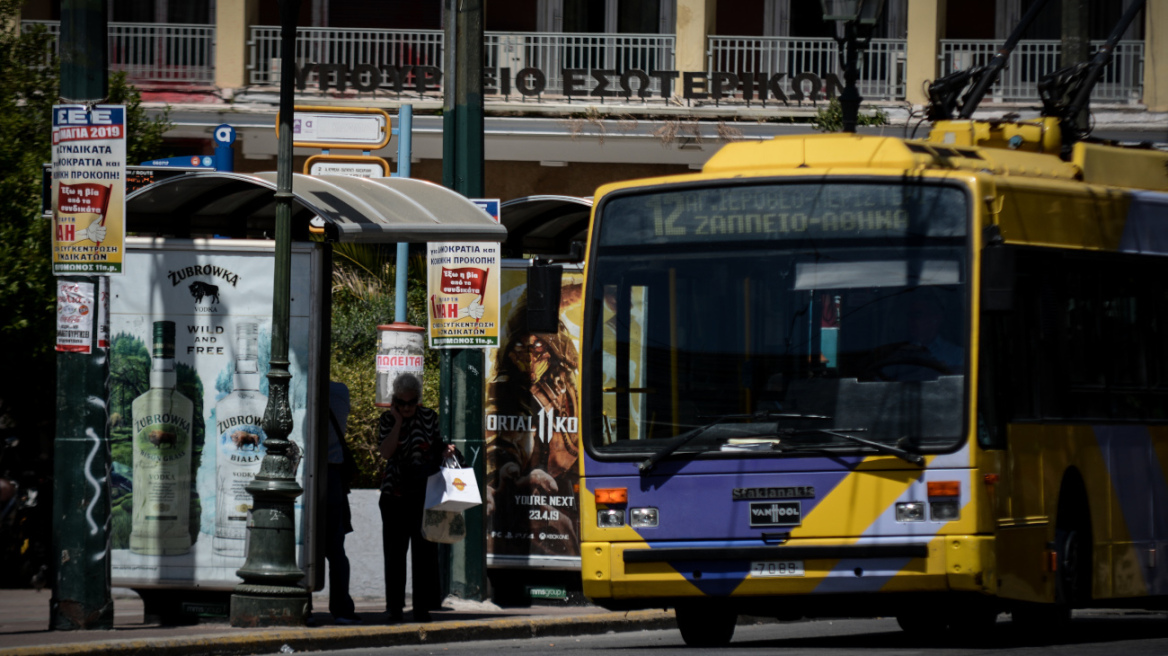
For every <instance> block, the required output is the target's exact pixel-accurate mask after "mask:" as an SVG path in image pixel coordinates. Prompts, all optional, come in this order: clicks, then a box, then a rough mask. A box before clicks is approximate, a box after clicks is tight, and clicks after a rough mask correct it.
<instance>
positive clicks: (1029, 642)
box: [314, 611, 1168, 656]
mask: <svg viewBox="0 0 1168 656" xmlns="http://www.w3.org/2000/svg"><path fill="white" fill-rule="evenodd" d="M776 650H782V651H781V652H779V653H782V654H783V656H799V655H803V654H808V655H813V656H843V655H845V654H847V655H852V654H857V653H860V652H863V653H864V654H865V656H867V655H869V654H897V655H898V656H909V655H916V654H929V655H935V656H966V655H971V654H993V655H994V656H1037V655H1040V654H1041V655H1042V656H1050V655H1051V654H1055V653H1057V654H1058V656H1112V655H1113V654H1122V655H1123V656H1143V655H1151V654H1156V655H1160V654H1166V653H1168V617H1165V615H1164V614H1162V613H1147V612H1121V611H1087V612H1080V613H1076V615H1075V620H1074V621H1073V622H1072V623H1071V625H1070V626H1069V627H1066V628H1063V629H1060V630H1058V631H1056V632H1054V634H1053V635H1047V636H1039V635H1026V634H1020V633H1019V632H1018V631H1015V630H1014V627H1013V626H1012V624H1011V623H1010V621H1009V617H1008V616H1006V615H1002V616H1000V617H999V621H998V624H997V626H996V627H995V628H994V630H993V631H990V632H986V633H984V634H983V635H978V636H968V635H965V636H962V635H954V636H952V637H949V638H945V639H942V640H923V639H920V638H916V637H914V636H912V635H909V634H907V633H905V632H903V631H901V630H900V628H899V627H898V626H897V624H896V621H895V620H892V619H875V620H818V621H807V622H792V623H758V624H751V625H743V624H739V626H738V628H737V630H736V631H735V634H734V640H733V641H732V642H731V643H730V645H729V646H728V647H725V648H722V649H701V650H697V649H694V650H692V651H691V650H690V649H689V648H687V647H686V646H685V643H684V642H682V640H681V635H680V634H679V633H678V632H677V631H675V630H668V631H642V632H638V633H620V634H612V633H610V634H607V635H597V636H579V637H563V638H532V639H527V640H506V641H489V642H465V643H454V644H436V645H415V646H407V647H393V648H387V649H374V650H348V651H336V652H314V654H330V655H335V656H365V655H369V656H372V655H381V656H386V655H390V654H441V655H443V656H464V655H465V656H482V655H483V654H489V653H495V654H548V655H552V654H563V653H565V652H599V653H604V654H606V655H609V656H618V655H625V654H628V655H634V654H635V655H637V656H647V655H652V654H672V653H674V652H683V651H691V653H700V654H701V656H708V655H709V654H711V653H724V654H734V655H735V656H748V655H751V656H752V655H754V654H759V655H762V654H766V655H768V656H774V654H775V653H776Z"/></svg>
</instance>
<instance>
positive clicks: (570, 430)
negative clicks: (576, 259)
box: [486, 276, 582, 556]
mask: <svg viewBox="0 0 1168 656" xmlns="http://www.w3.org/2000/svg"><path fill="white" fill-rule="evenodd" d="M504 284H505V285H506V283H504ZM581 292H582V285H581V284H580V282H579V281H570V280H569V279H568V277H567V276H565V280H564V286H563V291H562V295H561V305H560V308H561V320H560V322H559V330H558V332H556V333H531V332H528V331H527V325H526V322H527V312H526V310H527V304H526V296H522V297H520V298H519V299H518V300H517V301H516V302H515V304H514V305H513V306H512V307H511V311H510V313H509V315H510V316H509V319H508V322H507V324H506V325H505V333H504V334H503V335H501V336H500V342H501V344H502V346H501V348H499V349H497V350H496V351H495V353H494V362H492V363H490V364H489V365H488V367H490V373H489V375H488V387H487V407H486V416H487V431H486V434H487V480H486V492H487V498H486V504H487V515H488V518H489V519H488V521H489V533H488V540H489V542H490V546H489V549H490V552H491V553H494V554H516V555H521V554H541V555H556V556H578V555H579V508H578V505H577V494H578V490H577V486H578V484H579V480H580V473H579V469H578V467H577V459H578V458H579V387H578V381H577V379H578V377H579V371H580V355H579V349H578V347H577V345H576V341H577V340H578V339H579V331H578V329H577V331H576V334H575V336H574V335H573V334H572V333H571V332H570V331H569V328H568V325H566V324H565V319H564V316H565V310H566V309H567V308H569V307H574V306H578V305H579V303H580V298H581ZM491 374H493V375H491Z"/></svg>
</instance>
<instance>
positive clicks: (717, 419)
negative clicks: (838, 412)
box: [637, 411, 831, 474]
mask: <svg viewBox="0 0 1168 656" xmlns="http://www.w3.org/2000/svg"><path fill="white" fill-rule="evenodd" d="M699 418H700V419H708V418H709V415H706V416H701V417H699ZM771 418H778V419H831V417H828V416H827V415H801V414H791V413H786V412H769V411H766V412H756V413H753V414H728V415H716V416H714V417H713V421H711V422H710V423H708V424H706V425H705V426H699V427H698V428H695V429H693V430H691V431H689V432H688V433H682V434H681V435H679V436H677V438H676V439H677V441H676V442H674V443H673V444H670V445H669V446H667V447H665V448H664V449H661V450H660V451H658V452H657V453H654V454H653V455H651V456H649V457H648V458H645V460H644V461H643V462H642V463H641V464H639V465H637V469H639V470H640V471H641V473H642V474H644V473H646V472H648V471H649V470H651V469H653V467H654V466H655V465H656V464H657V463H659V462H661V461H662V460H664V459H666V458H668V457H669V456H671V455H673V454H674V453H676V452H677V450H678V449H680V448H681V447H683V446H685V445H686V444H689V443H690V442H692V441H693V440H694V439H695V438H696V437H698V436H699V435H701V434H702V433H705V432H706V431H707V430H709V429H711V428H713V427H714V426H717V425H718V424H720V423H722V422H724V421H730V420H732V419H771Z"/></svg>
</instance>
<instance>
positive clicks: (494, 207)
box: [470, 198, 499, 223]
mask: <svg viewBox="0 0 1168 656" xmlns="http://www.w3.org/2000/svg"><path fill="white" fill-rule="evenodd" d="M470 202H472V203H474V204H475V205H478V206H479V209H481V210H482V211H484V212H486V213H487V214H489V215H490V217H491V218H492V219H494V220H495V223H498V222H499V199H498V198H472V199H470Z"/></svg>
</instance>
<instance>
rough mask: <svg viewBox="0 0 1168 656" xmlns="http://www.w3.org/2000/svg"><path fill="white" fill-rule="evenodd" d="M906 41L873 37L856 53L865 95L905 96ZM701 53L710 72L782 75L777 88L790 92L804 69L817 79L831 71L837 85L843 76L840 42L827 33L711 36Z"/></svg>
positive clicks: (882, 97)
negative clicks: (815, 35) (817, 35)
mask: <svg viewBox="0 0 1168 656" xmlns="http://www.w3.org/2000/svg"><path fill="white" fill-rule="evenodd" d="M906 43H907V42H906V41H905V40H904V39H872V42H871V44H870V45H869V47H868V49H867V50H866V51H865V52H864V53H863V54H862V55H861V57H860V71H859V73H860V77H859V79H858V80H857V81H856V86H857V88H858V89H859V91H860V95H862V96H864V99H865V100H903V99H904V92H905V90H904V85H905V47H906ZM706 57H707V65H706V68H707V69H708V70H710V71H721V72H726V73H734V74H741V73H761V74H764V75H765V76H766V77H767V78H768V79H770V78H771V77H772V76H774V75H779V74H781V75H783V78H782V79H781V80H780V82H779V84H780V88H782V89H783V90H784V92H785V93H786V94H787V95H788V96H792V95H794V96H796V97H797V96H798V94H797V93H796V94H793V92H794V91H795V87H794V84H795V80H796V78H797V77H798V76H800V75H803V74H806V73H810V74H811V75H814V76H815V77H816V78H818V79H820V80H821V81H825V78H826V76H828V75H835V76H836V78H838V79H839V81H840V84H843V79H844V75H843V70H842V69H841V67H840V63H839V45H838V44H837V43H836V41H835V39H829V38H804V37H790V36H766V37H741V36H711V37H709V46H708V48H707V50H706ZM804 79H807V78H806V76H804ZM813 83H814V82H812V84H813ZM799 85H800V86H801V87H802V93H804V94H807V93H809V92H810V91H811V89H810V88H809V87H808V85H807V83H805V82H799ZM820 90H822V89H820Z"/></svg>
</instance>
